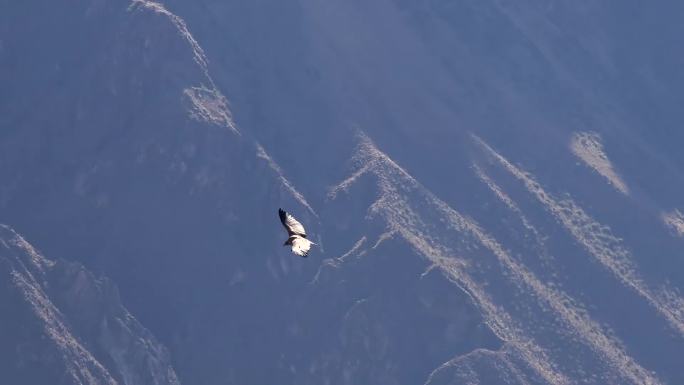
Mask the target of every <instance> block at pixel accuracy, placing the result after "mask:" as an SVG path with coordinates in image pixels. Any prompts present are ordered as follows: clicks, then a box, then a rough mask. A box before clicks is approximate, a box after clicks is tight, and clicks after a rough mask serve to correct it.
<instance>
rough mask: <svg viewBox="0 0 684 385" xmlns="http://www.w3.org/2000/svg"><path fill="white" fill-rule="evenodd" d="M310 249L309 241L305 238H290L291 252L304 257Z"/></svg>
mask: <svg viewBox="0 0 684 385" xmlns="http://www.w3.org/2000/svg"><path fill="white" fill-rule="evenodd" d="M310 249H311V241H309V240H308V239H306V238H300V237H296V238H295V239H293V240H292V252H293V253H295V254H297V255H299V256H300V257H304V258H306V257H307V256H308V254H309V250H310Z"/></svg>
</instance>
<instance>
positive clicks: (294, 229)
mask: <svg viewBox="0 0 684 385" xmlns="http://www.w3.org/2000/svg"><path fill="white" fill-rule="evenodd" d="M278 215H279V216H280V222H282V223H283V226H285V230H287V234H288V235H300V236H302V237H306V231H305V230H304V226H302V224H301V223H299V222H298V221H297V220H296V219H295V218H294V217H293V216H292V215H290V213H288V212H287V211H285V210H283V209H278Z"/></svg>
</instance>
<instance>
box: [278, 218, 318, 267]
mask: <svg viewBox="0 0 684 385" xmlns="http://www.w3.org/2000/svg"><path fill="white" fill-rule="evenodd" d="M278 215H279V216H280V222H282V224H283V226H284V227H285V230H286V231H287V235H288V238H287V241H285V243H284V244H283V246H291V247H292V252H293V253H295V254H297V255H299V256H300V257H305V258H306V257H307V256H308V253H309V250H310V249H311V245H312V244H314V243H313V242H311V241H310V240H308V239H307V238H306V231H305V230H304V226H302V224H301V223H299V222H298V221H297V220H296V219H295V218H294V217H293V216H292V215H290V214H289V213H288V212H287V211H285V210H283V209H278Z"/></svg>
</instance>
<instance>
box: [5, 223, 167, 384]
mask: <svg viewBox="0 0 684 385" xmlns="http://www.w3.org/2000/svg"><path fill="white" fill-rule="evenodd" d="M0 244H1V245H2V250H1V251H0V262H1V263H0V266H1V268H2V276H3V282H4V285H3V287H2V293H0V296H1V297H2V308H3V309H2V310H3V314H4V316H3V322H2V325H1V326H2V327H1V328H0V336H1V337H0V340H1V341H2V344H1V345H2V353H0V356H1V357H2V360H1V362H2V373H3V380H4V381H8V382H11V383H13V384H35V383H47V382H50V383H55V384H65V385H66V384H108V385H114V384H130V385H133V384H155V385H162V384H169V385H172V384H179V382H178V379H177V377H176V374H175V372H174V370H173V367H172V366H171V364H170V359H169V356H168V352H167V351H166V348H164V347H163V346H162V345H161V344H159V343H158V342H157V340H156V339H155V338H154V337H153V336H152V334H151V333H150V332H149V331H148V330H147V329H145V328H144V327H143V326H142V325H140V323H138V321H137V320H136V319H135V318H134V317H133V316H132V315H131V314H130V313H129V312H128V310H126V309H125V308H124V307H123V306H122V305H121V302H120V300H119V295H118V291H117V289H116V286H114V285H113V284H112V283H111V282H110V281H108V280H106V279H97V278H95V276H93V274H92V273H90V272H89V271H87V270H86V269H84V268H83V266H81V265H79V264H77V263H73V262H67V261H63V260H59V261H56V262H55V261H51V260H48V259H46V258H44V257H43V256H42V255H40V254H39V253H38V252H37V251H36V250H35V249H34V248H33V247H32V246H31V245H30V244H29V243H28V242H26V241H25V240H24V239H23V238H22V237H21V236H19V235H18V234H17V233H15V232H14V231H13V230H12V229H10V228H9V227H7V226H4V225H2V226H0Z"/></svg>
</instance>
